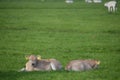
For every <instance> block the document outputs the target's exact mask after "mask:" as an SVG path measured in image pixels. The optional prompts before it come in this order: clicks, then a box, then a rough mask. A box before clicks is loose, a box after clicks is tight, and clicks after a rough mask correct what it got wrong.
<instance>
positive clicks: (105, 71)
mask: <svg viewBox="0 0 120 80" xmlns="http://www.w3.org/2000/svg"><path fill="white" fill-rule="evenodd" d="M106 1H109V0H104V1H103V3H101V4H94V3H92V4H87V3H85V2H84V0H80V1H79V0H76V2H75V3H74V4H66V3H65V2H64V0H11V1H10V0H0V80H11V79H12V80H120V6H119V5H118V11H117V12H116V13H108V12H107V9H106V8H105V7H104V6H103V5H104V2H106ZM118 3H119V2H118ZM29 54H36V55H41V56H42V58H56V59H58V60H59V61H60V62H61V63H62V65H63V67H64V66H65V65H66V64H67V63H68V62H69V61H70V60H73V59H97V60H100V61H101V65H100V67H99V69H97V70H90V71H85V72H67V71H65V70H64V69H63V70H62V71H50V72H17V71H18V70H19V69H21V68H22V67H23V66H24V65H25V63H26V60H25V57H24V56H25V55H29Z"/></svg>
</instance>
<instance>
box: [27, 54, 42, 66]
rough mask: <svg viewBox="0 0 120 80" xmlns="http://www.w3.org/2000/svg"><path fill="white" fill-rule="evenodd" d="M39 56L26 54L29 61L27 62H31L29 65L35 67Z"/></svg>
mask: <svg viewBox="0 0 120 80" xmlns="http://www.w3.org/2000/svg"><path fill="white" fill-rule="evenodd" d="M40 59H41V57H40V56H35V55H29V56H26V60H28V61H29V63H31V65H32V66H33V67H35V66H36V65H37V62H38V60H40Z"/></svg>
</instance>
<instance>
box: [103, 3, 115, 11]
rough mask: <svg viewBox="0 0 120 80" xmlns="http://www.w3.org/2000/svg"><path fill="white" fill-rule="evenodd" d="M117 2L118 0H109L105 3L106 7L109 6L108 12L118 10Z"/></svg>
mask: <svg viewBox="0 0 120 80" xmlns="http://www.w3.org/2000/svg"><path fill="white" fill-rule="evenodd" d="M116 5H117V2H116V1H109V2H106V3H105V4H104V6H105V7H107V8H108V12H115V11H117V7H116Z"/></svg>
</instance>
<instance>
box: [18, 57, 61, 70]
mask: <svg viewBox="0 0 120 80" xmlns="http://www.w3.org/2000/svg"><path fill="white" fill-rule="evenodd" d="M26 58H27V59H28V62H27V63H26V65H25V68H22V69H21V70H20V71H50V70H61V69H62V65H61V63H60V62H59V61H57V60H56V59H40V58H39V57H37V56H35V55H30V56H27V57H26Z"/></svg>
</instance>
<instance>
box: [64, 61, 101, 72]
mask: <svg viewBox="0 0 120 80" xmlns="http://www.w3.org/2000/svg"><path fill="white" fill-rule="evenodd" d="M99 64H100V61H97V60H72V61H70V62H69V63H68V64H67V66H66V67H65V70H68V71H85V70H91V69H96V68H98V65H99Z"/></svg>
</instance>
